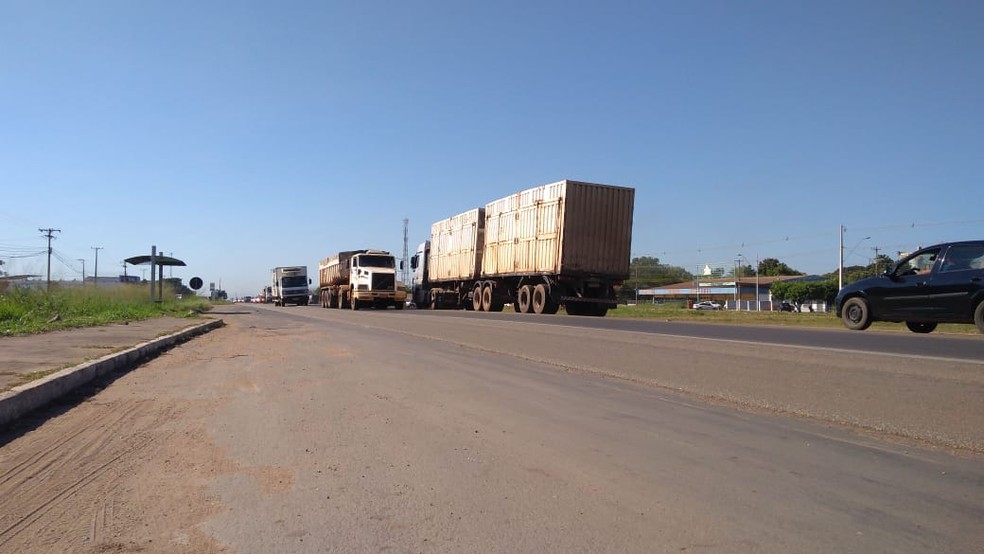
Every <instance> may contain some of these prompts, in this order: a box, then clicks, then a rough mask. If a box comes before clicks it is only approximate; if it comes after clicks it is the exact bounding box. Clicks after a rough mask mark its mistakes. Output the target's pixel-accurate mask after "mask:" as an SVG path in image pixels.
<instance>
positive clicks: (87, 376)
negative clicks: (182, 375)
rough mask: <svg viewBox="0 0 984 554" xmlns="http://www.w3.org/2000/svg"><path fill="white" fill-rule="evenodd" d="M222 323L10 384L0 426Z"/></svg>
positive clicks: (1, 400)
mask: <svg viewBox="0 0 984 554" xmlns="http://www.w3.org/2000/svg"><path fill="white" fill-rule="evenodd" d="M223 325H225V322H224V321H222V320H221V319H214V320H212V321H207V322H205V323H201V324H198V325H195V326H194V327H188V328H187V329H182V330H181V331H178V332H177V333H172V334H170V335H165V336H163V337H158V338H156V339H153V340H149V341H147V342H142V343H140V344H138V345H136V346H134V347H132V348H127V349H126V350H122V351H120V352H115V353H113V354H108V355H106V356H103V357H102V358H99V359H98V360H92V361H88V362H84V363H81V364H79V365H77V366H75V367H70V368H66V369H63V370H61V371H58V372H56V373H52V374H51V375H48V376H46V377H43V378H41V379H38V380H36V381H31V382H30V383H26V384H23V385H20V386H18V387H13V388H12V389H10V390H9V391H7V392H4V393H0V427H4V426H6V425H7V424H9V423H11V422H13V421H14V420H16V419H17V418H19V417H21V416H23V415H24V414H26V413H28V412H30V411H33V410H36V409H38V408H40V407H42V406H44V405H45V404H48V403H50V402H51V401H53V400H55V399H56V398H58V397H60V396H63V395H65V394H68V393H70V392H72V391H73V390H75V389H76V388H78V387H80V386H82V385H84V384H86V383H88V382H89V381H92V380H93V379H96V378H97V377H101V376H103V375H106V374H107V373H111V372H114V371H119V370H120V369H123V368H125V367H129V366H133V365H136V364H137V363H139V362H141V361H143V360H146V359H148V358H150V357H152V356H154V355H156V354H157V353H158V352H160V351H161V350H164V349H166V348H169V347H171V346H174V345H175V344H178V343H181V342H185V341H186V340H188V339H190V338H192V337H195V336H198V335H201V334H204V333H207V332H209V331H211V330H213V329H217V328H219V327H222V326H223Z"/></svg>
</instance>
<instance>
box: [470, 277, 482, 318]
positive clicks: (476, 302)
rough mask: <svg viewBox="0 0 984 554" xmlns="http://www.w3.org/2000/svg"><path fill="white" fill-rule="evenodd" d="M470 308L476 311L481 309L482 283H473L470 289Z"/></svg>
mask: <svg viewBox="0 0 984 554" xmlns="http://www.w3.org/2000/svg"><path fill="white" fill-rule="evenodd" d="M472 309H473V310H475V311H476V312H480V311H482V310H483V306H482V283H475V288H474V289H472Z"/></svg>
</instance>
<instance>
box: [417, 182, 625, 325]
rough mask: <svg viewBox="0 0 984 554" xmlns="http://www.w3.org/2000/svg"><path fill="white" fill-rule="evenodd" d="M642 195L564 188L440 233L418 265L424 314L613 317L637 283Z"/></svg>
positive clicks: (422, 250)
mask: <svg viewBox="0 0 984 554" xmlns="http://www.w3.org/2000/svg"><path fill="white" fill-rule="evenodd" d="M634 202H635V189H632V188H627V187H617V186H612V185H604V184H598V183H586V182H581V181H572V180H564V181H559V182H557V183H551V184H548V185H543V186H539V187H535V188H532V189H528V190H524V191H522V192H518V193H516V194H512V195H510V196H507V197H505V198H501V199H499V200H495V201H493V202H490V203H488V204H486V205H485V207H482V208H474V209H472V210H469V211H467V212H464V213H461V214H458V215H455V216H452V217H450V218H448V219H444V220H441V221H438V222H436V223H434V224H433V225H431V234H430V238H429V239H428V240H426V241H424V242H423V243H421V244H420V246H419V247H418V248H417V251H416V253H415V255H414V256H413V257H411V258H410V267H411V269H412V270H413V282H412V283H411V294H412V298H413V302H414V303H415V304H416V305H417V306H418V307H421V308H431V309H438V308H445V307H450V308H464V309H466V310H475V311H487V312H499V311H502V310H503V308H504V307H505V306H507V305H510V304H511V305H512V306H513V308H514V309H515V310H516V311H517V312H521V313H536V314H553V313H557V311H558V310H559V309H560V308H561V307H563V308H564V309H565V311H566V312H567V313H568V314H570V315H586V316H604V315H605V314H607V313H608V310H609V309H612V308H615V307H617V305H618V303H617V301H616V297H615V287H616V286H618V285H620V284H621V283H622V282H623V281H624V280H625V279H627V278H628V276H629V263H630V258H631V245H632V217H633V208H634Z"/></svg>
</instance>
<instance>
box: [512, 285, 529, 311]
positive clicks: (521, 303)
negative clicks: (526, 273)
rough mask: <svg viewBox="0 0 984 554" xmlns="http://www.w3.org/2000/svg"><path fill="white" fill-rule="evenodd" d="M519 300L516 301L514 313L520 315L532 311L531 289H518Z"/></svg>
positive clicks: (525, 287)
mask: <svg viewBox="0 0 984 554" xmlns="http://www.w3.org/2000/svg"><path fill="white" fill-rule="evenodd" d="M517 296H519V299H518V300H517V301H516V311H518V312H519V313H521V314H528V313H530V312H531V311H532V310H533V287H532V286H530V285H523V286H521V287H519V294H518V295H517Z"/></svg>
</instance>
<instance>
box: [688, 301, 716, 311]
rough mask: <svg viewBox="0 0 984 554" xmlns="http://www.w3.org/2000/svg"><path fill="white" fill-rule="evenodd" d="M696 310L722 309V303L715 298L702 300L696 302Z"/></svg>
mask: <svg viewBox="0 0 984 554" xmlns="http://www.w3.org/2000/svg"><path fill="white" fill-rule="evenodd" d="M694 309H695V310H720V309H721V305H720V304H718V303H717V302H715V301H713V300H702V301H700V302H697V303H696V304H694Z"/></svg>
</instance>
